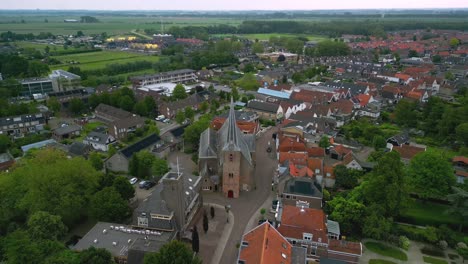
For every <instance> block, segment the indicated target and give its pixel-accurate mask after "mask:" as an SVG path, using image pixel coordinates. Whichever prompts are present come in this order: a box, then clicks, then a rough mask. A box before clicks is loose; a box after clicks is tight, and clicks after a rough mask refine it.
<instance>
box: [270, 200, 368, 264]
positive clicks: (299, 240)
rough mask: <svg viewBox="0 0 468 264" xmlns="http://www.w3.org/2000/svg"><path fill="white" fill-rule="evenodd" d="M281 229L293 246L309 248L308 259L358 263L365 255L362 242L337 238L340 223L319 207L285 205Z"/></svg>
mask: <svg viewBox="0 0 468 264" xmlns="http://www.w3.org/2000/svg"><path fill="white" fill-rule="evenodd" d="M276 220H277V222H278V227H277V229H278V231H279V232H280V233H281V235H283V236H284V237H285V238H286V239H287V240H288V241H289V242H290V243H291V244H292V245H293V246H301V247H304V248H306V249H307V260H308V261H313V260H321V259H333V260H338V261H345V262H347V263H358V262H359V258H360V256H361V255H362V244H361V243H357V242H349V241H345V240H337V239H338V238H340V236H341V234H340V228H339V224H338V223H337V222H335V221H329V220H327V217H326V215H325V213H324V212H323V211H322V210H319V209H312V208H306V207H296V206H290V205H284V206H283V207H282V208H281V206H280V209H279V210H278V213H277V217H276Z"/></svg>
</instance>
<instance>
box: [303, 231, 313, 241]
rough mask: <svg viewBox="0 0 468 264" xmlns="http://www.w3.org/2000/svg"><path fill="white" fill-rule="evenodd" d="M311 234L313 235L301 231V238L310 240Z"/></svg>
mask: <svg viewBox="0 0 468 264" xmlns="http://www.w3.org/2000/svg"><path fill="white" fill-rule="evenodd" d="M312 236H313V235H312V234H310V233H303V235H302V239H303V240H307V241H312Z"/></svg>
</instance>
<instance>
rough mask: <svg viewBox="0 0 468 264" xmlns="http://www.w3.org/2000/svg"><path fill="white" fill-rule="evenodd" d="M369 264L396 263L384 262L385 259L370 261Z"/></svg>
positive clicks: (392, 263) (391, 262)
mask: <svg viewBox="0 0 468 264" xmlns="http://www.w3.org/2000/svg"><path fill="white" fill-rule="evenodd" d="M369 264H396V262H393V261H389V260H385V259H371V260H369Z"/></svg>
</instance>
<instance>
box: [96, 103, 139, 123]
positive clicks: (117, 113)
mask: <svg viewBox="0 0 468 264" xmlns="http://www.w3.org/2000/svg"><path fill="white" fill-rule="evenodd" d="M94 113H95V115H96V119H97V120H99V121H102V122H104V123H106V124H111V123H112V122H114V121H117V120H119V119H125V118H129V117H132V116H133V114H132V113H130V112H128V111H125V110H122V109H120V108H117V107H113V106H110V105H106V104H99V105H98V106H97V107H96V109H95V110H94Z"/></svg>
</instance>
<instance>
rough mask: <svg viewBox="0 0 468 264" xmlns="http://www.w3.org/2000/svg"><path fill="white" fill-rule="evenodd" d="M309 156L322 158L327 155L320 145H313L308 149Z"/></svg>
mask: <svg viewBox="0 0 468 264" xmlns="http://www.w3.org/2000/svg"><path fill="white" fill-rule="evenodd" d="M307 153H308V154H309V157H314V158H321V157H325V149H324V148H320V147H311V148H308V149H307Z"/></svg>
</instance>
